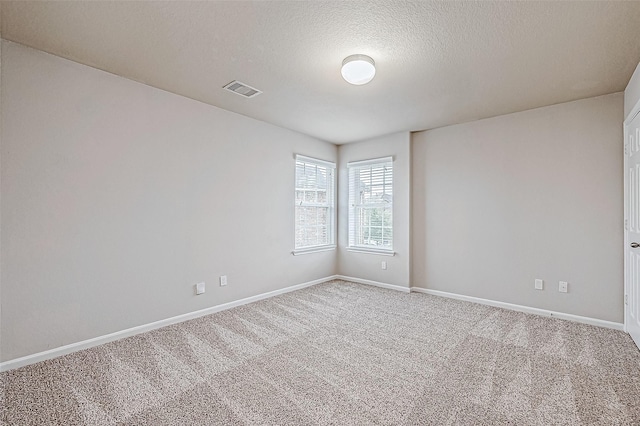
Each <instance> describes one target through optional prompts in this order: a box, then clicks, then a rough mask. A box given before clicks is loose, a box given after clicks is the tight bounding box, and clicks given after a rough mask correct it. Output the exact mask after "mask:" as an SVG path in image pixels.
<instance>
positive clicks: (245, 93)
mask: <svg viewBox="0 0 640 426" xmlns="http://www.w3.org/2000/svg"><path fill="white" fill-rule="evenodd" d="M222 88H223V89H227V90H228V91H230V92H233V93H235V94H236V95H240V96H242V97H245V98H253V97H254V96H258V95H259V94H260V93H262V92H261V91H260V90H258V89H256V88H253V87H251V86H248V85H246V84H244V83H240V82H239V81H237V80H233V81H232V82H231V83H229V84H227V85H226V86H223V87H222Z"/></svg>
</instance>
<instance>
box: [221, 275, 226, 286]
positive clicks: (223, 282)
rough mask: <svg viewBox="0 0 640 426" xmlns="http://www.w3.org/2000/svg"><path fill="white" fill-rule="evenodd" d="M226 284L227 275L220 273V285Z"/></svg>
mask: <svg viewBox="0 0 640 426" xmlns="http://www.w3.org/2000/svg"><path fill="white" fill-rule="evenodd" d="M225 285H227V276H226V275H220V286H221V287H222V286H225Z"/></svg>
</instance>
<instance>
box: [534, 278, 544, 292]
mask: <svg viewBox="0 0 640 426" xmlns="http://www.w3.org/2000/svg"><path fill="white" fill-rule="evenodd" d="M535 288H536V290H544V281H542V280H538V279H536V280H535Z"/></svg>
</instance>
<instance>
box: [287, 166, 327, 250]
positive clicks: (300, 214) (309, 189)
mask: <svg viewBox="0 0 640 426" xmlns="http://www.w3.org/2000/svg"><path fill="white" fill-rule="evenodd" d="M335 169H336V166H335V164H334V163H329V162H327V161H322V160H316V159H314V158H309V157H303V156H301V155H296V183H295V220H296V224H295V250H294V254H301V253H308V252H313V251H319V250H327V249H332V248H334V247H335V246H334V228H335V227H334V209H335V197H334V193H335V178H334V176H335Z"/></svg>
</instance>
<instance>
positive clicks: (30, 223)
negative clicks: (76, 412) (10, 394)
mask: <svg viewBox="0 0 640 426" xmlns="http://www.w3.org/2000/svg"><path fill="white" fill-rule="evenodd" d="M2 43H3V44H2V62H1V65H2V84H1V88H0V90H1V91H2V105H1V107H2V135H1V136H2V145H1V147H0V148H1V149H0V151H1V173H2V175H1V179H2V180H1V193H2V206H1V215H2V216H1V218H2V220H1V226H0V232H1V240H0V242H1V244H0V247H1V249H2V260H1V264H0V266H1V276H0V279H1V290H0V291H1V294H2V301H1V314H2V318H1V328H0V333H1V335H2V342H1V355H0V359H1V360H3V361H5V360H10V359H14V358H17V357H20V356H24V355H28V354H33V353H37V352H40V351H44V350H47V349H51V348H56V347H59V346H62V345H65V344H70V343H74V342H78V341H82V340H85V339H89V338H92V337H96V336H101V335H104V334H107V333H111V332H115V331H119V330H123V329H126V328H129V327H133V326H137V325H141V324H146V323H149V322H153V321H157V320H161V319H165V318H168V317H172V316H175V315H179V314H183V313H187V312H192V311H196V310H199V309H203V308H206V307H210V306H214V305H218V304H221V303H225V302H229V301H232V300H237V299H240V298H244V297H248V296H252V295H256V294H259V293H264V292H267V291H271V290H276V289H280V288H284V287H287V286H290V285H294V284H299V283H303V282H307V281H311V280H315V279H319V278H323V277H327V276H330V275H333V274H335V273H336V253H335V251H330V252H322V253H315V254H309V255H305V256H292V255H291V253H290V252H291V250H292V249H293V226H292V224H293V204H292V199H293V198H292V197H293V178H294V159H293V155H294V153H300V154H304V155H309V156H313V157H317V158H322V159H325V160H332V161H336V159H337V148H336V147H335V146H334V145H332V144H329V143H326V142H321V141H318V140H315V139H313V138H310V137H307V136H303V135H300V134H297V133H295V132H291V131H287V130H284V129H282V128H279V127H276V126H272V125H269V124H266V123H263V122H260V121H256V120H252V119H249V118H246V117H243V116H240V115H237V114H233V113H230V112H227V111H224V110H221V109H218V108H215V107H211V106H209V105H205V104H202V103H199V102H196V101H193V100H190V99H187V98H183V97H180V96H177V95H174V94H171V93H167V92H164V91H161V90H157V89H154V88H151V87H149V86H145V85H143V84H139V83H135V82H132V81H129V80H126V79H123V78H120V77H117V76H114V75H111V74H107V73H104V72H102V71H98V70H96V69H93V68H90V67H86V66H83V65H79V64H77V63H74V62H70V61H67V60H64V59H61V58H58V57H55V56H51V55H48V54H45V53H42V52H39V51H36V50H32V49H29V48H25V47H23V46H20V45H17V44H14V43H11V42H5V41H3V42H2ZM211 90H219V89H218V88H215V87H214V88H212V89H211ZM228 96H234V95H233V94H229V95H228ZM263 96H268V95H267V94H265V95H263ZM247 102H250V101H247ZM222 274H226V275H228V277H229V285H228V286H227V287H219V286H218V277H219V276H220V275H222ZM199 281H205V282H206V283H207V292H206V293H205V294H204V295H201V296H195V294H194V289H193V285H194V284H195V283H197V282H199Z"/></svg>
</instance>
